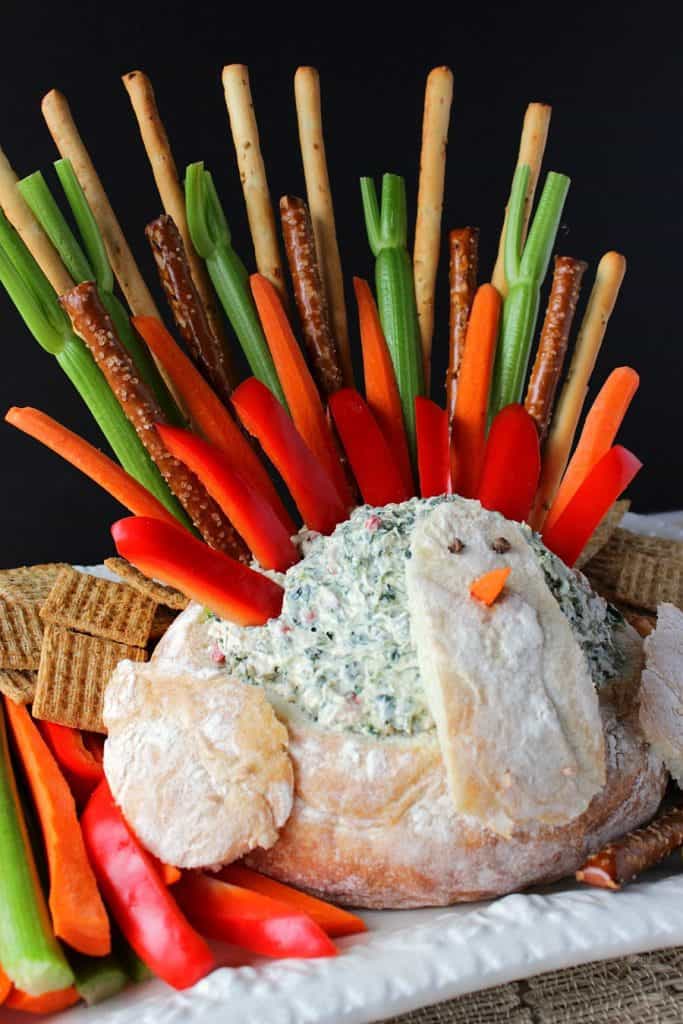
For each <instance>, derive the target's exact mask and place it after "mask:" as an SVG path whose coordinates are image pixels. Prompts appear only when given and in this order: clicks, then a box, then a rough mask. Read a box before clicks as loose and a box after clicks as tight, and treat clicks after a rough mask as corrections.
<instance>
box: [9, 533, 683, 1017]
mask: <svg viewBox="0 0 683 1024" xmlns="http://www.w3.org/2000/svg"><path fill="white" fill-rule="evenodd" d="M624 525H625V526H626V527H627V528H628V529H630V530H634V531H637V532H642V533H652V534H661V535H665V536H669V537H673V538H675V539H683V513H667V514H666V515H665V516H657V517H644V516H634V515H629V516H628V518H627V519H626V520H625V522H624ZM362 916H363V917H364V919H365V920H366V921H367V924H368V929H369V930H368V932H367V934H365V935H361V936H354V937H352V938H348V939H342V940H340V942H339V949H340V955H339V956H338V957H336V958H334V959H330V960H308V961H301V960H299V961H295V960H287V961H266V960H263V959H261V960H253V961H251V962H249V963H245V962H244V961H243V960H242V959H241V954H239V953H238V952H235V951H233V952H230V951H227V952H226V951H224V956H223V961H224V962H226V963H230V964H234V965H235V966H229V967H222V968H220V969H218V970H217V971H215V972H214V973H213V974H211V975H210V976H209V977H208V978H205V979H204V980H203V981H201V982H200V983H199V984H198V985H196V986H195V987H194V988H193V989H191V990H188V991H185V992H175V991H173V990H172V989H170V988H168V987H167V986H166V985H164V984H163V983H162V982H159V981H150V982H146V983H144V984H142V985H137V986H135V987H131V988H130V989H128V990H127V991H126V992H124V993H122V994H121V995H119V996H118V997H116V998H114V999H111V1000H109V1001H107V1002H104V1003H101V1004H99V1005H98V1006H96V1007H93V1008H92V1009H87V1008H83V1007H78V1008H76V1009H73V1010H70V1011H68V1012H66V1013H64V1014H60V1015H59V1018H58V1019H59V1020H60V1021H63V1022H64V1024H92V1022H93V1021H97V1024H367V1022H370V1021H378V1020H383V1019H384V1018H386V1017H391V1016H394V1015H396V1014H399V1013H404V1012H407V1011H409V1010H413V1009H416V1008H417V1007H419V1006H426V1005H429V1004H431V1003H436V1002H440V1001H442V1000H445V999H451V998H453V997H455V996H458V995H465V994H466V993H468V992H474V991H477V990H480V989H484V988H489V987H491V986H493V985H498V984H502V983H504V982H508V981H513V980H515V979H519V978H527V977H530V976H532V975H534V974H541V973H543V972H545V971H551V970H555V969H559V968H563V967H571V966H575V965H577V964H583V963H589V962H590V961H594V960H607V959H612V958H616V957H621V956H627V955H629V954H632V953H641V952H645V951H648V950H655V949H661V948H665V947H667V946H675V945H683V863H682V862H681V858H680V855H674V856H673V857H671V858H670V859H669V861H668V862H667V863H666V865H664V866H663V867H661V868H659V869H657V870H655V871H651V872H649V873H648V874H647V875H645V876H643V878H642V879H641V880H640V881H638V882H637V883H634V884H632V885H630V886H627V887H626V888H625V889H624V890H623V891H621V892H618V893H611V892H607V891H605V890H600V889H593V888H588V887H585V886H578V885H576V884H575V883H573V882H571V881H567V882H565V883H561V884H558V885H555V886H552V887H548V888H545V889H543V890H536V891H534V892H530V893H525V894H516V895H512V896H506V897H504V898H502V899H498V900H493V901H487V902H482V903H473V904H465V905H461V906H457V907H451V908H448V909H428V910H410V911H373V912H367V913H363V914H362ZM44 1019H45V1018H44ZM50 1019H55V1020H56V1019H57V1018H50ZM19 1020H24V1021H25V1020H26V1017H25V1016H24V1015H20V1014H12V1013H8V1012H5V1013H4V1014H3V1013H2V1011H1V1010H0V1022H8V1024H9V1022H10V1021H12V1022H14V1021H19Z"/></svg>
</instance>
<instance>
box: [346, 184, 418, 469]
mask: <svg viewBox="0 0 683 1024" xmlns="http://www.w3.org/2000/svg"><path fill="white" fill-rule="evenodd" d="M360 187H361V196H362V199H363V212H364V214H365V226H366V229H367V234H368V242H369V243H370V248H371V250H372V253H373V255H374V257H375V284H376V287H377V306H378V309H379V316H380V320H381V322H382V330H383V331H384V336H385V338H386V340H387V346H388V348H389V353H390V355H391V361H392V363H393V364H394V371H395V373H396V383H397V385H398V390H399V394H400V396H401V406H402V408H403V419H404V422H405V427H406V433H407V436H408V441H409V443H410V450H411V453H412V456H413V461H415V459H416V457H417V448H416V434H415V399H416V397H417V396H418V395H421V394H422V393H423V390H424V380H423V366H422V343H421V340H420V325H419V322H418V318H417V303H416V301H415V285H414V283H413V269H412V264H411V261H410V256H409V255H408V249H407V245H408V217H407V204H406V189H405V182H404V180H403V178H401V177H399V176H398V175H396V174H385V175H384V177H383V178H382V202H381V207H380V204H379V203H378V201H377V192H376V189H375V183H374V182H373V180H372V178H361V182H360Z"/></svg>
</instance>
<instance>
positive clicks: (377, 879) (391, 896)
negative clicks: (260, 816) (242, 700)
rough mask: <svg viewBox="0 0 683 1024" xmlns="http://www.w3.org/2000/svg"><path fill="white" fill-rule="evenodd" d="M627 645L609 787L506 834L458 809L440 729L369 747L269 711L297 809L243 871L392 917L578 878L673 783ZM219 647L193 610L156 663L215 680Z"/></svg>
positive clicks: (636, 642) (625, 643)
mask: <svg viewBox="0 0 683 1024" xmlns="http://www.w3.org/2000/svg"><path fill="white" fill-rule="evenodd" d="M619 645H620V647H621V649H622V651H623V654H624V666H625V667H624V671H623V674H622V677H621V678H620V679H616V680H614V681H613V683H611V684H610V685H609V686H607V687H604V688H603V690H602V691H601V695H600V703H601V717H602V722H603V728H604V732H605V740H606V744H605V746H606V758H607V781H606V784H605V786H604V787H603V788H602V790H601V791H600V792H599V793H598V794H597V795H596V796H595V797H594V798H593V800H592V801H591V803H590V805H589V807H588V809H587V810H586V811H585V812H584V813H583V814H582V815H581V816H580V817H578V818H575V819H574V820H573V821H571V822H569V824H567V825H564V826H561V827H552V828H551V827H547V826H542V825H539V826H538V827H534V828H532V829H525V830H523V831H522V830H515V831H514V832H513V834H512V835H511V836H510V837H509V838H503V837H501V836H499V835H496V834H494V833H492V832H489V831H487V830H485V829H483V828H482V827H481V826H480V825H479V824H478V823H477V822H475V821H473V820H471V819H468V818H465V817H463V816H461V815H458V814H456V813H455V811H454V810H453V807H452V803H451V800H450V797H449V793H448V788H447V783H446V774H445V771H444V767H443V762H442V758H441V752H440V748H439V744H438V741H437V738H436V733H435V732H434V731H432V732H427V733H423V734H421V735H419V736H415V737H410V738H374V737H366V736H363V735H358V734H354V733H349V732H339V731H332V730H325V729H322V728H321V727H320V726H319V725H317V724H315V723H314V722H312V721H311V720H310V719H309V718H308V717H307V716H304V715H303V714H302V713H301V712H299V711H298V710H297V708H296V706H294V705H292V704H286V703H275V702H273V704H274V707H275V710H276V713H277V714H278V716H279V717H280V719H281V720H282V721H283V722H284V723H285V724H286V726H287V728H288V731H289V753H290V756H291V759H292V762H293V765H294V777H295V800H294V807H293V810H292V814H291V815H290V817H289V819H288V821H287V823H286V825H285V827H284V828H283V830H282V831H281V833H280V838H279V839H278V841H277V842H276V843H275V845H274V846H273V847H272V848H271V849H269V850H267V851H265V850H257V851H254V852H253V853H252V854H251V855H250V857H249V859H248V862H249V864H250V865H251V866H252V867H254V868H257V869H258V870H259V871H263V872H265V873H266V874H269V875H271V876H273V877H274V878H277V879H279V880H280V881H283V882H289V883H291V884H293V885H296V886H299V887H301V888H305V889H308V890H310V891H312V892H315V893H318V894H320V895H323V896H325V897H328V898H330V899H333V900H335V901H337V902H339V903H345V904H350V905H353V906H357V907H371V908H385V909H389V908H408V907H420V906H445V905H448V904H451V903H456V902H460V901H468V900H479V899H485V898H489V897H493V896H500V895H503V894H505V893H509V892H514V891H517V890H519V889H523V888H526V887H528V886H530V885H535V884H539V883H546V882H551V881H555V880H557V879H559V878H562V877H564V876H567V875H570V874H573V872H574V871H576V869H577V868H578V867H579V866H580V865H581V864H582V863H583V861H584V860H585V858H586V856H587V855H588V854H589V853H591V852H593V851H595V850H596V849H598V848H599V847H600V846H601V845H603V844H604V843H606V842H608V841H609V840H611V839H613V838H615V837H617V836H620V835H622V834H623V833H624V832H627V831H629V830H630V829H633V828H635V827H637V826H638V825H640V824H642V823H643V822H644V821H647V820H648V819H649V818H651V817H652V815H653V814H654V813H655V812H656V810H657V807H658V805H659V803H660V801H661V798H662V795H663V792H664V788H665V785H666V773H665V771H664V769H663V767H662V764H661V760H660V758H659V757H658V756H657V755H656V754H654V753H653V752H652V751H651V749H650V747H649V746H648V744H647V743H646V742H645V740H644V738H643V736H642V733H641V731H640V728H639V725H638V718H637V698H638V690H639V686H640V676H641V671H642V641H641V639H640V637H639V636H638V635H637V633H636V632H635V630H633V629H632V628H631V627H630V626H628V625H625V626H624V627H623V628H622V629H621V630H620V632H619ZM211 647H212V641H211V639H210V637H209V633H208V620H207V617H206V615H205V613H204V611H203V609H202V608H200V607H199V606H198V605H191V606H190V607H189V608H188V609H187V610H186V611H185V612H183V614H182V615H181V616H180V617H179V618H178V619H177V620H176V621H175V623H174V624H173V625H172V626H171V628H170V630H169V631H168V632H167V634H166V636H165V637H164V638H163V640H162V641H161V642H160V644H159V645H158V647H157V649H156V652H155V654H154V659H153V660H154V661H155V662H157V663H158V666H159V668H162V667H163V666H164V665H167V666H168V670H169V672H174V673H176V672H178V671H190V672H193V673H196V674H199V675H202V676H205V677H207V678H208V677H210V676H212V675H214V674H216V673H220V672H221V671H223V670H222V669H221V667H220V665H218V664H216V662H215V661H213V659H212V657H211V653H210V651H211Z"/></svg>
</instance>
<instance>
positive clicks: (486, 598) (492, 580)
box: [470, 565, 512, 607]
mask: <svg viewBox="0 0 683 1024" xmlns="http://www.w3.org/2000/svg"><path fill="white" fill-rule="evenodd" d="M511 572H512V569H511V568H510V566H509V565H506V566H505V567H504V568H502V569H491V571H490V572H485V573H484V575H483V576H479V577H478V578H477V579H476V580H473V582H472V583H471V584H470V594H471V595H472V597H474V598H475V599H476V600H477V601H481V602H482V603H483V604H485V605H487V606H488V607H490V606H491V605H492V604H493V603H494V601H496V600H497V599H498V598H499V597H500V595H501V594H502V592H503V588H504V587H505V584H506V582H507V578H508V576H509V575H510V573H511Z"/></svg>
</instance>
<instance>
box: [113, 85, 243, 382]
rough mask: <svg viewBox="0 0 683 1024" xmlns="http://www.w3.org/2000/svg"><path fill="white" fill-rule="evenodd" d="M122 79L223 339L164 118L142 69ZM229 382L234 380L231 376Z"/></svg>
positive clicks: (158, 182) (161, 195)
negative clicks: (189, 218)
mask: <svg viewBox="0 0 683 1024" xmlns="http://www.w3.org/2000/svg"><path fill="white" fill-rule="evenodd" d="M122 81H123V84H124V86H125V88H126V92H127V93H128V96H129V97H130V102H131V106H132V107H133V113H134V114H135V117H136V119H137V122H138V127H139V129H140V136H141V138H142V144H143V146H144V147H145V152H146V153H147V157H148V159H149V163H150V167H151V168H152V174H153V175H154V181H155V183H156V186H157V191H158V192H159V198H160V199H161V202H162V204H163V207H164V211H165V212H166V213H167V214H168V215H169V217H172V218H173V221H174V223H175V225H176V227H177V229H178V231H179V232H180V236H181V238H182V242H183V246H184V249H185V255H186V258H187V262H188V264H189V268H190V273H191V274H192V280H193V281H194V285H195V289H196V292H197V293H198V295H197V298H198V299H199V300H200V301H201V302H202V304H203V305H204V309H205V310H206V314H207V316H208V318H209V321H210V323H211V327H212V328H213V332H214V334H215V335H216V336H217V337H218V338H219V339H221V341H223V342H226V341H227V339H226V336H225V331H224V328H223V320H222V318H221V314H220V311H219V309H218V305H217V303H216V294H215V292H214V290H213V286H212V284H211V281H210V279H209V275H208V273H207V271H206V267H205V266H204V261H203V260H202V259H200V257H199V256H198V255H197V252H196V250H195V247H194V246H193V244H192V239H191V237H190V231H189V228H188V226H187V215H186V213H185V196H184V194H183V189H182V187H181V184H180V181H179V180H178V169H177V167H176V163H175V160H174V159H173V153H172V151H171V146H170V143H169V141H168V135H167V134H166V129H165V127H164V122H163V121H162V120H161V116H160V114H159V108H158V107H157V102H156V97H155V95H154V88H153V87H152V83H151V82H150V80H149V78H148V77H147V75H146V74H145V73H144V71H130V72H129V73H128V74H127V75H124V76H123V78H122ZM231 376H232V375H231ZM232 383H233V384H234V380H232Z"/></svg>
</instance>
